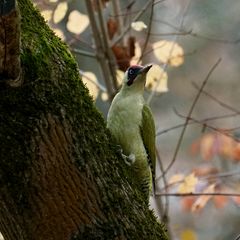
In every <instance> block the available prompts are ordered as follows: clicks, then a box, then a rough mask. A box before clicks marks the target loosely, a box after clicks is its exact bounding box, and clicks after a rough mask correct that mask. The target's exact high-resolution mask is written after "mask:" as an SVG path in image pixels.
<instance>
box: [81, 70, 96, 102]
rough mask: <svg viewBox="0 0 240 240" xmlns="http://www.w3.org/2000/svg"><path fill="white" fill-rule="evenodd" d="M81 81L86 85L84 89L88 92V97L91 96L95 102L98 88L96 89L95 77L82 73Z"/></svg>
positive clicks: (89, 73)
mask: <svg viewBox="0 0 240 240" xmlns="http://www.w3.org/2000/svg"><path fill="white" fill-rule="evenodd" d="M82 81H83V83H85V84H86V87H87V88H88V90H89V93H90V95H92V96H93V99H94V100H96V98H97V96H98V93H99V88H98V87H97V77H96V75H95V74H94V73H92V72H84V74H83V75H82Z"/></svg>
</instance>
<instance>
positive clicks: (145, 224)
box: [0, 0, 167, 240]
mask: <svg viewBox="0 0 240 240" xmlns="http://www.w3.org/2000/svg"><path fill="white" fill-rule="evenodd" d="M18 7H19V11H20V15H21V55H20V59H21V79H22V81H21V85H20V86H11V85H9V84H1V85H0V231H1V232H2V234H3V236H4V239H5V240H16V239H18V240H22V239H24V240H26V239H30V240H32V239H36V240H38V239H39V240H40V239H42V240H50V239H56V240H62V239H167V238H166V234H165V230H164V227H163V226H161V224H159V223H158V222H157V220H156V218H155V216H154V214H153V213H152V212H151V211H150V210H149V209H148V205H147V204H146V203H144V200H143V197H142V196H141V193H140V192H138V190H137V189H135V188H134V181H132V179H131V175H130V174H129V172H130V170H129V169H127V168H128V166H127V165H126V164H125V163H124V162H123V161H122V160H121V158H120V157H119V156H117V154H116V152H117V151H116V149H115V147H114V143H113V142H112V140H111V137H110V136H109V133H108V131H107V130H106V127H105V122H104V120H103V118H102V116H101V115H100V114H99V112H98V111H97V110H96V109H95V107H94V106H93V102H92V99H91V98H90V97H89V95H88V91H87V90H86V89H85V87H84V85H83V84H82V82H81V81H80V78H79V74H78V68H77V65H76V63H75V61H74V59H73V58H72V56H71V54H70V53H69V51H68V49H67V48H66V46H65V45H64V44H63V43H61V41H60V40H59V39H58V38H57V37H56V36H55V35H54V34H53V33H52V31H51V30H50V29H49V28H48V27H47V26H46V24H45V22H44V20H43V18H42V17H41V16H40V15H39V12H38V11H36V10H35V9H34V8H33V6H32V3H31V2H30V0H19V1H18ZM0 41H1V39H0ZM129 182H130V183H131V184H132V187H130V184H129Z"/></svg>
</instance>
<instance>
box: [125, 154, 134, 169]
mask: <svg viewBox="0 0 240 240" xmlns="http://www.w3.org/2000/svg"><path fill="white" fill-rule="evenodd" d="M122 158H123V160H124V162H125V163H126V164H127V165H128V166H131V165H132V164H133V163H134V162H135V160H136V157H135V154H133V153H131V154H130V155H129V156H127V155H124V154H123V153H122Z"/></svg>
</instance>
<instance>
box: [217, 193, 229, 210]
mask: <svg viewBox="0 0 240 240" xmlns="http://www.w3.org/2000/svg"><path fill="white" fill-rule="evenodd" d="M228 199H229V198H228V197H227V196H221V195H219V196H214V197H213V202H214V205H215V207H216V208H223V207H225V206H226V204H227V202H228Z"/></svg>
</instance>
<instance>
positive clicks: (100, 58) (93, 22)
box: [85, 0, 115, 97]
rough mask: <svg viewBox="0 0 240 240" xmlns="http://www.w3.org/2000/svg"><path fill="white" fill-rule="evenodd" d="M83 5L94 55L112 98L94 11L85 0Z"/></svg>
mask: <svg viewBox="0 0 240 240" xmlns="http://www.w3.org/2000/svg"><path fill="white" fill-rule="evenodd" d="M85 4H86V7H87V11H88V17H89V19H90V24H91V28H92V33H93V37H94V41H95V44H96V55H97V59H98V61H99V64H100V66H101V70H102V73H103V77H104V81H105V83H106V87H107V91H108V94H109V96H111V97H112V96H113V95H114V92H115V91H114V89H113V86H112V81H111V78H110V76H111V74H110V70H109V66H108V64H107V63H106V61H105V60H106V58H105V56H104V46H103V42H102V39H101V37H100V36H101V34H100V31H99V29H98V25H97V22H96V19H95V16H94V9H93V4H92V2H91V1H89V0H85Z"/></svg>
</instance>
